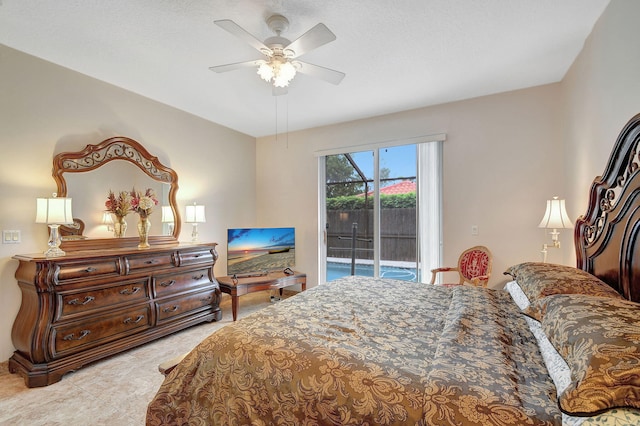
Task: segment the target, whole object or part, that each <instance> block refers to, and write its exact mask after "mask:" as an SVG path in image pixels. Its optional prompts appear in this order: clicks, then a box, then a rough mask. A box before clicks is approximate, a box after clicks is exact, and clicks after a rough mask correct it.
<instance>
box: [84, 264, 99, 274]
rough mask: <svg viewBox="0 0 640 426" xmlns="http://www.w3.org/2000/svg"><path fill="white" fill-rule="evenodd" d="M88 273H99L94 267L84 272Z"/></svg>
mask: <svg viewBox="0 0 640 426" xmlns="http://www.w3.org/2000/svg"><path fill="white" fill-rule="evenodd" d="M84 271H85V272H86V273H88V274H90V273H91V272H95V271H97V269H96V268H94V267H93V266H89V267H88V268H87V269H85V270H84Z"/></svg>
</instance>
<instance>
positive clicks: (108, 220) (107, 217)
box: [102, 212, 113, 225]
mask: <svg viewBox="0 0 640 426" xmlns="http://www.w3.org/2000/svg"><path fill="white" fill-rule="evenodd" d="M102 224H103V225H113V216H111V213H109V212H104V213H102Z"/></svg>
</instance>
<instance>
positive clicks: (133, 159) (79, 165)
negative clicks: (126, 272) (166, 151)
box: [53, 136, 181, 250]
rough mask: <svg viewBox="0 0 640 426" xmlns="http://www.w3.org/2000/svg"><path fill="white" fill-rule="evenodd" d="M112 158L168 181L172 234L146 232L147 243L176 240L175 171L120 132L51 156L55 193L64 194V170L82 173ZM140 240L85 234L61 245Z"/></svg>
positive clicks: (78, 246)
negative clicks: (56, 188)
mask: <svg viewBox="0 0 640 426" xmlns="http://www.w3.org/2000/svg"><path fill="white" fill-rule="evenodd" d="M113 160H124V161H128V162H130V163H132V164H134V165H135V166H137V167H138V168H139V169H140V170H142V171H143V172H144V173H145V174H146V175H147V176H149V177H150V178H151V179H153V180H155V181H158V182H161V183H166V184H169V185H170V189H169V193H168V200H167V202H168V203H169V205H170V206H171V210H172V211H173V217H174V228H173V234H172V235H165V236H160V235H157V236H156V235H152V236H149V243H150V244H152V245H156V244H169V243H177V242H178V236H179V235H180V226H181V220H180V212H179V209H178V205H177V203H176V192H177V190H178V175H177V174H176V172H175V171H173V170H172V169H170V168H169V167H166V166H164V165H163V164H162V163H160V162H159V161H158V158H157V157H154V156H152V155H151V154H149V152H148V151H147V150H146V149H145V148H143V147H142V145H140V143H138V142H136V141H134V140H133V139H129V138H127V137H123V136H116V137H113V138H109V139H106V140H104V141H102V142H100V143H99V144H98V145H87V146H86V147H85V148H84V149H83V150H82V151H79V152H63V153H60V154H57V155H56V156H55V157H54V159H53V179H54V180H55V181H56V184H57V185H58V196H60V197H66V195H67V182H66V180H65V178H64V174H65V173H83V172H88V171H91V170H95V169H97V168H99V167H101V166H104V165H105V164H107V163H109V162H111V161H113ZM138 242H139V239H138V238H135V237H126V238H87V239H77V240H76V239H74V240H65V241H63V242H62V245H61V246H62V247H63V249H65V250H89V249H104V248H119V247H133V246H136V245H137V244H138Z"/></svg>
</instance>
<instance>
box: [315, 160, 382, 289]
mask: <svg viewBox="0 0 640 426" xmlns="http://www.w3.org/2000/svg"><path fill="white" fill-rule="evenodd" d="M325 161H326V163H325V164H326V199H325V204H326V228H325V235H326V241H327V245H326V264H327V267H326V268H327V269H326V273H327V281H331V280H334V279H336V278H339V277H342V276H346V275H369V276H373V260H374V256H373V255H374V249H373V241H374V240H373V236H374V234H373V230H374V224H373V206H374V204H375V203H374V199H375V197H374V174H373V170H374V153H373V152H372V151H364V152H353V153H346V154H337V155H330V156H327V157H326V158H325Z"/></svg>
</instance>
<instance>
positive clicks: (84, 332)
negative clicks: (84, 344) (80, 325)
mask: <svg viewBox="0 0 640 426" xmlns="http://www.w3.org/2000/svg"><path fill="white" fill-rule="evenodd" d="M90 334H91V330H82V331H81V332H80V335H79V336H78V337H75V334H74V333H71V334H67V335H66V336H64V337H63V338H62V340H82V339H84V338H85V337H87V336H88V335H90Z"/></svg>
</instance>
